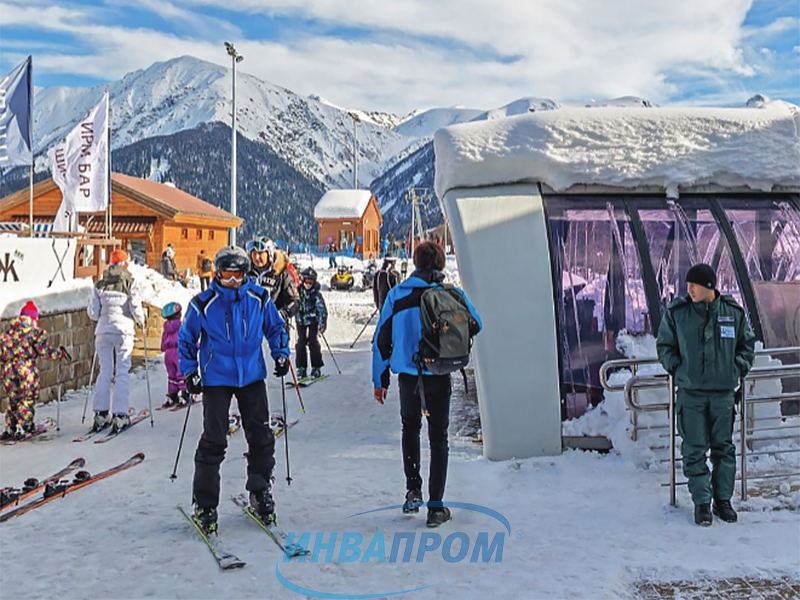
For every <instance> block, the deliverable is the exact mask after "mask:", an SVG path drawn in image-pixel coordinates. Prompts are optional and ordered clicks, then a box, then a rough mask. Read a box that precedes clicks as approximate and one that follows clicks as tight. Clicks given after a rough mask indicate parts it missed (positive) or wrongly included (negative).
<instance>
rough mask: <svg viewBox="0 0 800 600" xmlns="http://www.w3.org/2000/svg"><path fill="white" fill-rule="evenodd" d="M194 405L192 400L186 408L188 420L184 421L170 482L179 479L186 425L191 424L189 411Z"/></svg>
mask: <svg viewBox="0 0 800 600" xmlns="http://www.w3.org/2000/svg"><path fill="white" fill-rule="evenodd" d="M192 404H194V401H193V400H192V399H191V398H190V400H189V406H187V407H186V418H184V419H183V431H181V441H180V442H178V454H177V456H175V466H174V467H173V468H172V475H170V476H169V479H170V481H175V480H176V479H177V478H178V461H179V460H180V459H181V449H182V448H183V438H184V436H185V435H186V425H187V424H188V423H189V411H190V410H192Z"/></svg>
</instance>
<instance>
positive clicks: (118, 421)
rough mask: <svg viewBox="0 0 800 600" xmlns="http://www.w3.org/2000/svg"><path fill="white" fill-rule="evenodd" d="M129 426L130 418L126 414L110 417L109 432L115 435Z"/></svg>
mask: <svg viewBox="0 0 800 600" xmlns="http://www.w3.org/2000/svg"><path fill="white" fill-rule="evenodd" d="M130 424H131V418H130V417H129V416H128V415H127V414H122V415H114V416H113V417H111V431H112V432H113V433H116V432H118V431H122V430H123V429H124V428H125V427H127V426H128V425H130Z"/></svg>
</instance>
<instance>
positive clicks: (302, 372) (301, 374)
mask: <svg viewBox="0 0 800 600" xmlns="http://www.w3.org/2000/svg"><path fill="white" fill-rule="evenodd" d="M306 377H308V371H306V368H305V367H297V379H298V381H299V380H300V379H305V378H306Z"/></svg>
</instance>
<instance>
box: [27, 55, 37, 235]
mask: <svg viewBox="0 0 800 600" xmlns="http://www.w3.org/2000/svg"><path fill="white" fill-rule="evenodd" d="M29 69H30V76H29V77H28V106H29V107H30V108H29V109H28V110H29V112H30V115H29V117H28V143H29V144H30V148H31V171H30V177H29V179H28V188H29V190H30V192H29V193H30V196H29V197H28V217H29V218H30V221H31V231H30V237H33V164H34V162H36V161H35V159H34V153H33V56H31V57H30V67H29Z"/></svg>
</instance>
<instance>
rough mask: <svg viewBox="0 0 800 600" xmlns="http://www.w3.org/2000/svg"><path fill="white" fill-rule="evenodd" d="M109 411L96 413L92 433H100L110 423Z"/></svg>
mask: <svg viewBox="0 0 800 600" xmlns="http://www.w3.org/2000/svg"><path fill="white" fill-rule="evenodd" d="M110 422H111V421H110V419H109V417H108V411H107V410H101V411H98V412H96V413H94V421H92V431H100V430H101V429H103V428H104V427H105V426H106V425H108V424H109V423H110Z"/></svg>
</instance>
